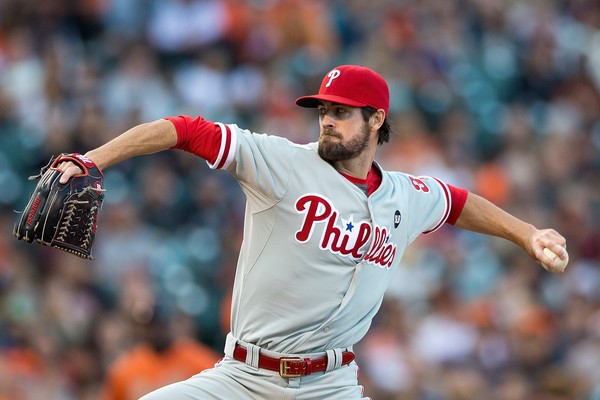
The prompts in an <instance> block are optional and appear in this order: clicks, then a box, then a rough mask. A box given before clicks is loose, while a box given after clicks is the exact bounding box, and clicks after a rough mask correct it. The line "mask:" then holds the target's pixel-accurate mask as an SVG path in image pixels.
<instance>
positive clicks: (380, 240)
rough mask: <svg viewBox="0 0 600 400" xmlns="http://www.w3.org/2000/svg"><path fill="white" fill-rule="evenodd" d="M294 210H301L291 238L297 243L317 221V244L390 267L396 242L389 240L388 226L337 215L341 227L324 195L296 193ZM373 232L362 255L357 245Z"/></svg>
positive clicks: (355, 257) (308, 233)
mask: <svg viewBox="0 0 600 400" xmlns="http://www.w3.org/2000/svg"><path fill="white" fill-rule="evenodd" d="M295 207H296V211H298V212H300V213H303V214H304V221H303V222H302V227H301V228H300V230H299V231H297V232H296V234H295V238H296V240H297V241H298V242H300V243H306V242H307V241H308V240H309V239H310V238H311V237H312V235H313V233H314V230H315V227H316V225H317V224H322V225H323V235H322V236H321V242H320V248H321V249H323V250H329V251H330V252H332V253H333V254H338V255H341V256H344V257H351V258H352V259H354V260H357V261H358V260H361V259H363V256H364V260H365V261H366V262H367V263H369V264H372V265H375V266H377V267H379V268H388V269H389V268H390V267H391V265H392V262H393V261H394V257H395V256H396V245H395V244H394V243H393V242H390V238H391V232H390V229H388V228H386V227H380V226H377V225H376V226H375V228H374V229H373V227H372V226H371V224H370V223H369V222H367V221H360V222H354V221H353V218H352V217H350V219H347V220H345V219H343V218H341V222H342V227H340V226H338V225H337V224H336V222H337V220H338V217H339V213H338V211H337V210H336V209H335V207H334V206H333V204H332V202H331V201H329V200H328V199H326V198H324V197H322V196H319V195H316V194H308V195H305V196H302V197H300V198H299V199H298V200H297V201H296V204H295ZM373 232H374V237H373V244H372V245H371V248H370V249H369V251H368V252H367V254H366V255H364V252H362V251H361V248H362V247H364V245H365V244H367V243H368V242H369V240H370V238H371V234H372V233H373Z"/></svg>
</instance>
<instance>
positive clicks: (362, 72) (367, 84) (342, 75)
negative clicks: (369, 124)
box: [296, 65, 390, 115]
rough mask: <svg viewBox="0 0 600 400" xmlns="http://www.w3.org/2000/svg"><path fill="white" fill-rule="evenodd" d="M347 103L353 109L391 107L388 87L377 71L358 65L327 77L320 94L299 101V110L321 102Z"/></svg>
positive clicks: (347, 66)
mask: <svg viewBox="0 0 600 400" xmlns="http://www.w3.org/2000/svg"><path fill="white" fill-rule="evenodd" d="M320 100H321V101H331V102H332V103H340V104H345V105H348V106H352V107H366V106H370V107H373V108H375V109H380V108H381V109H383V110H384V111H385V115H387V114H388V111H389V108H390V91H389V89H388V85H387V83H386V81H385V79H383V78H382V77H381V75H379V74H378V73H377V72H375V71H373V70H372V69H369V68H367V67H363V66H359V65H340V66H339V67H335V68H334V69H332V70H331V71H329V72H328V73H327V75H325V77H324V78H323V82H321V87H320V88H319V93H318V94H315V95H312V96H302V97H299V98H298V99H296V104H297V105H299V106H300V107H309V108H314V107H317V105H318V104H319V101H320Z"/></svg>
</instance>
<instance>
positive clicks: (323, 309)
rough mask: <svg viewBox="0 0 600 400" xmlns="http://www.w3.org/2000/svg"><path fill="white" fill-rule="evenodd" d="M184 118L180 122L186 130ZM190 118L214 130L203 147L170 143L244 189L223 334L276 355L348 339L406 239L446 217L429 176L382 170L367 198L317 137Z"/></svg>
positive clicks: (366, 318) (370, 308) (439, 189)
mask: <svg viewBox="0 0 600 400" xmlns="http://www.w3.org/2000/svg"><path fill="white" fill-rule="evenodd" d="M179 118H180V119H181V118H183V117H179ZM171 120H172V121H174V123H176V126H177V124H178V123H177V122H176V121H175V119H171ZM190 121H191V120H188V122H186V124H187V125H186V128H185V129H188V130H193V129H192V128H190V125H192V122H190ZM196 122H197V121H196ZM200 124H203V125H204V126H205V127H204V128H203V129H204V130H209V131H211V132H214V136H215V137H217V139H215V140H216V141H218V142H215V143H216V144H213V146H212V150H210V151H204V153H203V152H202V151H194V150H193V149H192V148H193V147H194V146H196V144H194V143H192V142H194V141H196V139H195V138H194V135H193V134H189V136H190V138H191V139H190V140H189V141H190V143H179V144H178V146H177V147H179V148H183V149H186V150H188V151H194V152H196V153H197V154H200V155H202V156H204V157H205V158H207V160H208V163H209V165H210V166H211V168H218V169H223V170H227V171H229V172H230V173H231V174H232V175H233V176H234V177H235V179H237V181H238V182H239V184H240V185H241V187H242V189H243V191H244V193H245V195H246V196H247V203H246V214H245V228H244V238H243V243H242V247H241V251H240V255H239V261H238V265H237V271H236V276H235V283H234V290H233V299H232V313H231V329H232V334H233V336H234V337H236V338H238V339H241V340H243V341H245V342H248V343H252V344H255V345H257V346H260V347H261V348H263V349H267V350H271V351H276V352H280V353H312V352H319V351H325V350H326V349H333V348H345V347H351V346H352V345H354V344H355V343H356V342H358V341H359V340H360V339H361V338H362V337H363V336H364V335H365V333H366V332H367V330H368V328H369V326H370V324H371V320H372V318H373V316H374V315H375V313H376V312H377V310H378V309H379V307H380V305H381V302H382V299H383V295H384V292H385V290H386V288H387V286H388V284H389V283H390V281H391V280H392V274H393V273H394V271H395V270H396V269H397V268H398V264H399V262H400V259H401V257H402V254H403V253H404V251H405V249H406V246H407V245H408V244H409V243H411V242H412V241H413V240H414V239H415V238H416V237H417V236H418V235H420V234H421V233H423V232H431V231H433V230H435V229H437V228H439V227H440V226H441V225H442V224H443V223H444V222H445V221H446V219H447V218H448V215H449V210H450V206H451V204H450V202H451V196H450V193H449V189H448V187H447V186H446V185H445V184H444V183H442V182H440V181H438V180H436V179H434V178H431V177H414V176H411V175H407V174H404V173H398V172H387V171H383V170H382V171H381V173H382V180H381V185H380V186H379V188H378V189H377V190H376V191H375V192H374V193H372V194H371V195H370V196H367V195H366V193H365V192H364V191H363V190H362V189H361V188H360V187H359V186H357V185H355V184H354V183H352V182H350V181H349V180H348V179H347V178H345V177H344V176H343V175H341V174H340V173H339V172H338V171H337V170H336V169H334V168H333V167H332V166H331V165H330V164H329V163H327V162H326V161H324V160H323V159H321V158H320V157H319V155H318V153H317V143H311V144H307V145H298V144H295V143H292V142H290V141H289V140H287V139H284V138H281V137H277V136H268V135H265V134H256V133H252V132H250V131H247V130H242V129H240V128H238V127H237V126H236V125H224V124H216V125H213V124H212V123H208V122H206V121H202V122H200ZM207 124H209V125H207ZM206 126H209V127H210V126H213V127H214V131H212V130H211V129H207V128H206ZM180 130H181V129H178V131H180ZM179 135H180V136H182V133H181V132H179ZM180 140H181V139H180ZM217 148H218V150H217ZM211 153H212V155H211ZM380 169H381V168H380Z"/></svg>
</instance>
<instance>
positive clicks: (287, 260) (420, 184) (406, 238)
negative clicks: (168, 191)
mask: <svg viewBox="0 0 600 400" xmlns="http://www.w3.org/2000/svg"><path fill="white" fill-rule="evenodd" d="M296 103H297V104H298V105H299V106H302V107H308V108H316V109H317V112H318V117H319V128H320V136H319V141H318V142H315V143H310V144H296V143H292V142H290V141H289V140H287V139H285V138H282V137H278V136H271V135H266V134H257V133H253V132H251V131H249V130H244V129H241V128H239V127H238V126H236V125H232V124H226V123H220V122H211V121H207V120H205V119H203V118H202V117H189V116H177V117H167V118H164V119H161V120H157V121H154V122H149V123H144V124H141V125H138V126H136V127H133V128H132V129H130V130H128V131H127V132H125V133H123V134H122V135H120V136H118V137H116V138H115V139H113V140H112V141H110V142H108V143H107V144H105V145H103V146H101V147H99V148H97V149H94V150H91V151H89V152H88V153H87V154H86V156H87V157H88V158H89V159H90V160H92V161H93V162H94V163H95V164H96V165H97V166H98V167H99V168H101V169H104V168H107V167H109V166H111V165H113V164H115V163H118V162H120V161H122V160H125V159H128V158H130V157H134V156H139V155H142V154H150V153H155V152H158V151H163V150H167V149H171V148H174V149H181V150H185V151H188V152H191V153H194V154H196V155H198V156H200V157H202V158H203V159H205V160H206V161H207V163H208V165H209V166H210V167H211V168H213V169H222V170H225V171H228V172H229V173H230V174H231V175H232V176H233V178H234V179H236V180H237V181H238V182H239V184H240V186H241V188H242V189H243V192H244V194H245V195H246V197H247V203H246V215H245V228H244V240H243V243H242V247H241V249H240V254H239V260H238V264H237V271H236V276H235V282H234V291H233V299H232V310H231V332H230V333H229V334H228V336H227V340H226V345H225V349H224V353H225V357H224V358H223V359H222V360H221V361H220V362H218V363H217V364H216V365H215V367H214V368H211V369H209V370H206V371H203V372H202V373H199V374H197V375H195V376H193V377H190V378H189V379H187V380H185V381H182V382H178V383H174V384H171V385H169V386H166V387H163V388H161V389H159V390H156V391H154V392H152V393H149V394H147V395H146V396H144V397H143V399H144V400H173V399H202V400H206V399H236V400H242V399H295V400H308V399H340V400H349V399H364V398H367V397H364V395H363V390H362V387H361V386H360V384H359V382H358V378H357V375H358V364H357V362H358V363H359V362H360V360H355V359H354V358H355V357H354V353H353V352H352V347H353V345H355V344H356V343H357V342H358V341H359V340H361V338H362V337H363V336H364V335H365V334H366V332H367V330H368V329H369V326H370V324H371V320H372V319H373V316H374V315H375V314H376V313H377V311H378V309H379V307H380V305H381V303H382V299H383V295H384V292H385V290H386V288H387V287H388V285H389V283H390V282H391V280H392V275H393V274H394V272H395V271H396V269H397V268H398V265H399V263H400V259H401V258H402V255H403V254H404V251H405V250H406V247H407V246H408V245H409V244H410V243H411V242H412V241H413V240H415V238H417V237H418V236H419V235H421V234H427V233H430V232H433V231H435V230H436V229H438V228H440V227H441V226H442V225H443V224H445V223H449V224H454V225H455V226H457V227H459V228H463V229H468V230H471V231H475V232H479V233H482V234H487V235H494V236H498V237H501V238H504V239H507V240H510V241H512V242H514V243H515V244H516V245H518V246H520V247H522V248H523V249H524V251H526V252H527V253H528V254H529V255H530V256H531V257H532V258H533V259H534V260H535V261H537V262H538V263H540V264H541V265H543V266H544V268H546V269H547V270H549V271H550V272H560V271H561V270H562V266H561V265H560V264H561V262H559V261H560V260H566V259H567V252H566V242H565V239H564V238H563V237H562V236H561V235H560V234H559V233H558V232H556V231H555V230H553V229H538V228H536V227H534V226H532V225H531V224H529V223H527V222H524V221H521V220H519V219H517V218H516V217H514V216H512V215H510V214H508V213H506V212H505V211H503V210H501V209H499V208H498V207H496V206H495V205H493V204H492V203H490V202H489V201H487V200H485V199H483V198H482V197H480V196H477V195H476V194H473V193H470V192H468V191H467V190H465V189H462V188H458V187H453V186H451V185H448V184H446V183H444V182H442V181H440V180H439V179H436V178H434V177H428V176H412V175H409V174H406V173H402V172H395V171H385V170H384V169H383V168H382V167H381V166H380V165H379V164H378V163H377V162H375V160H374V159H375V152H376V149H377V146H378V145H380V144H383V143H384V142H387V141H388V139H389V135H390V125H389V123H388V119H387V117H388V111H389V91H388V85H387V83H386V82H385V80H384V79H383V78H382V77H381V76H380V75H379V74H377V73H376V72H374V71H373V70H371V69H369V68H366V67H362V66H354V65H342V66H338V67H336V68H334V69H332V70H331V71H330V72H329V73H327V74H326V76H325V77H324V79H323V81H322V83H321V87H320V89H319V92H318V94H316V95H311V96H304V97H300V98H299V99H297V100H296ZM61 170H62V171H64V173H63V176H62V177H61V179H62V181H63V182H67V181H68V179H69V178H70V177H71V176H74V175H75V174H77V173H78V172H79V168H78V167H77V166H76V165H75V164H73V163H65V164H64V165H62V166H61ZM546 248H547V249H549V250H551V251H552V252H553V253H555V254H556V255H557V256H558V258H550V257H548V256H547V255H546V254H545V253H544V249H546Z"/></svg>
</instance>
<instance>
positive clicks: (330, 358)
mask: <svg viewBox="0 0 600 400" xmlns="http://www.w3.org/2000/svg"><path fill="white" fill-rule="evenodd" d="M326 353H327V369H325V372H329V371H332V370H334V369H335V352H334V351H333V350H327V351H326Z"/></svg>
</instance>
